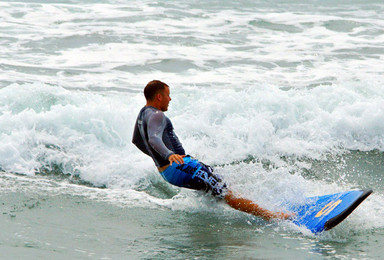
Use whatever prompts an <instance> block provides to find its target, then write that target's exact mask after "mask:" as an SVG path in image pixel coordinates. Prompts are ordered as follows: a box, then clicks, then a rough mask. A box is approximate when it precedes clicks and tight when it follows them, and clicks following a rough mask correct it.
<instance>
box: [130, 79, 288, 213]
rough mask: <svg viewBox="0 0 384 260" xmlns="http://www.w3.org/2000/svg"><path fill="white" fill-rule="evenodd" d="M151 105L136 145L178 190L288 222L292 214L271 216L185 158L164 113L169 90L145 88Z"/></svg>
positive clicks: (138, 125) (142, 113)
mask: <svg viewBox="0 0 384 260" xmlns="http://www.w3.org/2000/svg"><path fill="white" fill-rule="evenodd" d="M144 96H145V98H146V100H147V104H146V105H145V106H144V107H143V108H142V109H141V111H140V113H139V115H138V117H137V121H136V124H135V129H134V133H133V138H132V142H133V143H134V144H135V145H136V146H137V147H138V148H139V149H140V150H141V151H142V152H143V153H145V154H147V155H149V156H150V157H152V159H153V160H154V162H155V164H156V166H157V168H158V170H159V172H160V174H161V175H162V176H163V178H164V179H165V180H166V181H168V182H169V183H171V184H173V185H176V186H178V187H184V188H189V189H194V190H205V191H207V192H208V191H211V193H212V195H214V196H216V197H218V198H220V199H223V200H224V201H225V202H226V203H227V204H228V205H229V206H231V207H232V208H234V209H237V210H240V211H243V212H247V213H250V214H253V215H255V216H259V217H262V218H264V219H265V220H270V219H274V218H278V219H287V218H289V217H291V216H292V215H291V214H286V213H282V212H271V211H269V210H266V209H263V208H261V207H259V206H258V205H257V204H256V203H254V202H252V201H251V200H248V199H245V198H241V197H239V196H235V195H234V193H233V192H232V191H230V190H229V189H228V187H227V186H226V184H225V183H223V181H222V180H221V179H220V178H219V177H218V176H216V175H215V174H214V173H213V172H212V168H211V167H210V166H208V165H205V164H203V163H201V162H199V161H198V160H195V159H193V158H191V157H190V156H187V155H186V154H185V151H184V148H183V146H182V144H181V143H180V141H179V139H178V138H177V136H176V134H175V132H174V131H173V126H172V123H171V120H170V119H169V118H168V117H166V116H165V115H164V113H163V112H165V111H167V110H168V105H169V102H170V101H171V97H170V91H169V86H168V85H167V84H165V83H163V82H161V81H159V80H153V81H151V82H149V83H148V84H147V86H146V87H145V88H144Z"/></svg>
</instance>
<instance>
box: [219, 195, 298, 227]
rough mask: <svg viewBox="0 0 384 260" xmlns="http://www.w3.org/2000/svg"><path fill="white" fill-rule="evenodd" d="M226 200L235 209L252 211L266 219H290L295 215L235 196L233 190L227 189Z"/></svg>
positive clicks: (253, 213) (251, 212)
mask: <svg viewBox="0 0 384 260" xmlns="http://www.w3.org/2000/svg"><path fill="white" fill-rule="evenodd" d="M224 200H225V202H226V203H227V204H228V205H229V206H231V207H232V208H234V209H237V210H240V211H243V212H246V213H250V214H252V215H255V216H257V217H262V218H264V219H265V220H271V219H288V218H291V217H293V216H294V214H292V213H291V214H287V213H283V212H272V211H269V210H266V209H263V208H261V207H260V206H259V205H257V204H256V203H254V202H253V201H251V200H248V199H244V198H240V197H237V196H235V195H234V194H233V193H232V192H231V191H229V190H228V191H227V193H226V195H225V197H224Z"/></svg>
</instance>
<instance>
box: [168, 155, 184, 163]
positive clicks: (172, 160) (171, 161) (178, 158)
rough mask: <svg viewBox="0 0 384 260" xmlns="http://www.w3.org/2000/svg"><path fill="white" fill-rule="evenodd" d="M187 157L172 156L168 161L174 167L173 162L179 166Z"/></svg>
mask: <svg viewBox="0 0 384 260" xmlns="http://www.w3.org/2000/svg"><path fill="white" fill-rule="evenodd" d="M184 157H185V155H180V154H171V155H170V156H169V157H168V160H169V162H170V165H172V163H173V162H175V163H177V164H183V163H184V159H183V158H184Z"/></svg>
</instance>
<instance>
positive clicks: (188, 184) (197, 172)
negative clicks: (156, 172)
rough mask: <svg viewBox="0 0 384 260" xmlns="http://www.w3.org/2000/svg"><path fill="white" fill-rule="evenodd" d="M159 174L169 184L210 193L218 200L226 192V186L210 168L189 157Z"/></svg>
mask: <svg viewBox="0 0 384 260" xmlns="http://www.w3.org/2000/svg"><path fill="white" fill-rule="evenodd" d="M160 174H161V175H162V176H163V178H164V179H165V180H166V181H167V182H169V183H170V184H173V185H176V186H178V187H183V188H188V189H194V190H205V191H206V192H208V191H211V192H212V195H213V196H216V197H218V198H224V196H225V193H226V191H227V185H226V184H225V183H224V182H223V181H222V180H221V178H220V177H219V176H217V175H216V174H214V173H213V170H212V168H211V167H210V166H208V165H205V164H203V163H201V162H199V161H198V160H195V159H192V158H191V157H190V156H186V157H184V164H176V163H173V164H172V165H171V166H168V168H167V169H166V170H165V171H163V172H160Z"/></svg>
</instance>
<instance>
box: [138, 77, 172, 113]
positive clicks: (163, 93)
mask: <svg viewBox="0 0 384 260" xmlns="http://www.w3.org/2000/svg"><path fill="white" fill-rule="evenodd" d="M169 94H170V92H169V87H168V85H167V84H165V83H164V82H161V81H160V80H152V81H150V82H149V83H148V84H147V85H146V86H145V88H144V96H145V99H146V100H147V105H149V106H153V107H156V108H157V109H160V110H161V111H167V110H168V104H169V101H171V97H170V96H169Z"/></svg>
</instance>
